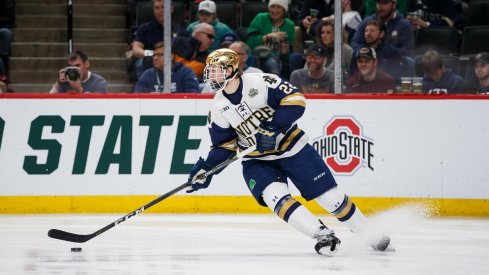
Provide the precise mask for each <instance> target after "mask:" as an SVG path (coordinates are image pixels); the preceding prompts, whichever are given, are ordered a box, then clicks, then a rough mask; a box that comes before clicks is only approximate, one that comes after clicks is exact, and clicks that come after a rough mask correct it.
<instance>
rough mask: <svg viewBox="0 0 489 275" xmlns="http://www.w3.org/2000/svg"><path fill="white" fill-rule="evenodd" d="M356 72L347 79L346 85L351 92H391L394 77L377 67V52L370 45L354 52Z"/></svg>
mask: <svg viewBox="0 0 489 275" xmlns="http://www.w3.org/2000/svg"><path fill="white" fill-rule="evenodd" d="M356 61H357V67H358V72H356V73H355V74H354V75H352V76H351V77H350V79H348V81H347V83H346V86H347V88H348V92H352V93H385V92H387V93H392V92H394V89H395V87H396V81H395V80H394V78H393V77H392V76H391V75H390V74H388V73H386V72H384V71H382V70H380V69H378V68H377V53H376V52H375V50H374V49H373V48H371V47H363V48H360V49H359V50H358V51H357V53H356Z"/></svg>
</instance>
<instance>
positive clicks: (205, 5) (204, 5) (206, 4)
mask: <svg viewBox="0 0 489 275" xmlns="http://www.w3.org/2000/svg"><path fill="white" fill-rule="evenodd" d="M216 10H217V9H216V3H214V1H210V0H205V1H202V2H200V4H199V8H198V11H199V12H201V11H205V12H208V13H216Z"/></svg>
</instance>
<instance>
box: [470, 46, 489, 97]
mask: <svg viewBox="0 0 489 275" xmlns="http://www.w3.org/2000/svg"><path fill="white" fill-rule="evenodd" d="M474 71H475V76H476V77H477V80H476V82H475V83H472V85H470V86H469V87H470V89H471V92H472V91H473V92H476V93H478V94H489V53H488V52H481V53H478V54H477V55H476V56H475V60H474Z"/></svg>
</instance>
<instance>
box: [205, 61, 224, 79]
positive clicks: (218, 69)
mask: <svg viewBox="0 0 489 275" xmlns="http://www.w3.org/2000/svg"><path fill="white" fill-rule="evenodd" d="M207 70H208V71H207V72H208V75H209V76H208V78H209V81H211V82H212V83H218V82H223V81H224V80H225V79H226V71H225V69H224V68H223V67H222V66H215V65H211V66H208V68H207Z"/></svg>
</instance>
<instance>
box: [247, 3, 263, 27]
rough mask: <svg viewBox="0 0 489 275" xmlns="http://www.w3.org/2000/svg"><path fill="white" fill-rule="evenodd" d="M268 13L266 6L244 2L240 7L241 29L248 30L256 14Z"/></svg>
mask: <svg viewBox="0 0 489 275" xmlns="http://www.w3.org/2000/svg"><path fill="white" fill-rule="evenodd" d="M261 12H268V4H267V3H263V2H245V3H243V6H242V7H241V27H243V28H248V27H249V26H250V23H251V21H253V19H254V18H255V16H256V15H257V14H258V13H261Z"/></svg>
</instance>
